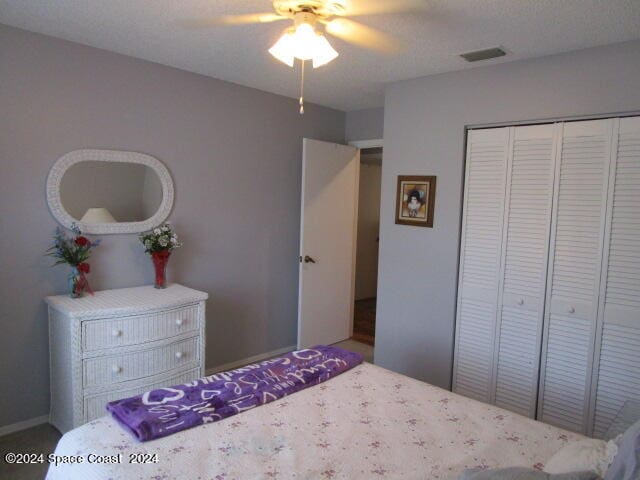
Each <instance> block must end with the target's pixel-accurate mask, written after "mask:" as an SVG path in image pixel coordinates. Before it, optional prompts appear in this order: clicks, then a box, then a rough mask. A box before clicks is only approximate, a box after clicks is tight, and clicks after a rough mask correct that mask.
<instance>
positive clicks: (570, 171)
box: [538, 120, 613, 433]
mask: <svg viewBox="0 0 640 480" xmlns="http://www.w3.org/2000/svg"><path fill="white" fill-rule="evenodd" d="M612 125H613V120H596V121H584V122H567V123H564V124H562V126H561V129H562V134H561V141H560V145H559V147H558V158H557V161H556V175H555V177H556V179H555V181H556V184H555V193H554V209H553V221H552V227H551V249H550V260H549V269H548V287H547V301H546V308H545V325H544V337H543V345H542V355H543V358H542V362H541V374H540V396H539V405H538V418H539V419H540V420H542V421H544V422H547V423H551V424H554V425H557V426H560V427H563V428H566V429H569V430H573V431H577V432H584V433H586V432H587V431H588V405H589V397H590V391H591V378H592V364H593V354H594V344H595V331H596V328H595V327H596V318H597V313H598V294H599V289H600V276H601V260H602V249H603V237H604V227H605V210H606V200H607V193H608V192H607V189H608V180H609V165H610V154H611V138H612Z"/></svg>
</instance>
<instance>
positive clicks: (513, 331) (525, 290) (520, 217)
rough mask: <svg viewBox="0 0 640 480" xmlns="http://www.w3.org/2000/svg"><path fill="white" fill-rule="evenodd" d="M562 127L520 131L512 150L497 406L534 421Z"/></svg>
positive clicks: (506, 208)
mask: <svg viewBox="0 0 640 480" xmlns="http://www.w3.org/2000/svg"><path fill="white" fill-rule="evenodd" d="M556 128H559V127H556V126H554V125H552V124H547V125H536V126H526V127H515V128H514V129H513V131H512V142H511V147H510V150H511V156H510V161H509V169H508V180H507V202H506V207H505V228H504V241H503V244H504V249H503V250H504V251H503V267H502V269H501V270H502V272H503V273H502V285H501V296H500V299H499V303H498V304H499V307H498V308H499V312H500V315H499V320H500V321H499V324H498V326H497V330H498V332H499V333H498V345H497V352H498V358H497V363H496V374H495V375H496V382H495V404H496V405H498V406H500V407H503V408H506V409H508V410H512V411H514V412H517V413H520V414H522V415H526V416H529V417H534V416H535V412H536V403H537V396H538V378H539V377H538V376H539V371H538V370H539V368H538V367H539V364H540V342H541V341H542V321H543V314H544V302H545V285H546V279H547V259H548V253H549V252H548V245H549V226H550V223H551V205H552V200H553V178H554V160H555V158H554V131H555V129H556Z"/></svg>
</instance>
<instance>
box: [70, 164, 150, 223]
mask: <svg viewBox="0 0 640 480" xmlns="http://www.w3.org/2000/svg"><path fill="white" fill-rule="evenodd" d="M60 199H61V202H62V205H63V206H64V208H65V210H66V211H67V212H68V213H69V215H71V217H73V218H74V219H75V220H79V221H82V222H83V223H119V222H141V221H144V220H147V219H149V218H151V217H152V216H153V215H154V214H155V213H156V212H157V211H158V208H159V207H160V203H161V202H162V184H161V182H160V179H159V178H158V174H157V173H156V172H155V171H154V170H153V169H152V168H150V167H149V166H147V165H144V164H140V163H125V162H105V161H100V160H91V161H82V162H78V163H76V164H74V165H72V166H71V167H70V168H69V169H68V170H67V171H66V172H65V173H64V175H63V177H62V181H61V184H60Z"/></svg>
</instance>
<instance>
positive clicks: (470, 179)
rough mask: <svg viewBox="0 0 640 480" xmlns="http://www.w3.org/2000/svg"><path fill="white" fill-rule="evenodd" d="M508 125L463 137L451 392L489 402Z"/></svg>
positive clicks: (470, 133) (491, 393)
mask: <svg viewBox="0 0 640 480" xmlns="http://www.w3.org/2000/svg"><path fill="white" fill-rule="evenodd" d="M509 131H510V130H509V129H508V128H493V129H484V130H471V131H469V133H468V136H467V157H466V171H465V195H464V206H463V219H462V238H461V247H460V249H461V251H460V274H459V279H458V304H457V321H456V345H455V352H456V353H455V357H454V369H453V390H454V391H455V392H457V393H460V394H462V395H465V396H468V397H472V398H475V399H478V400H481V401H484V402H490V401H491V399H492V397H493V392H492V391H491V384H492V376H493V370H494V344H495V327H496V315H497V304H498V285H499V279H500V272H499V270H500V261H501V256H502V225H503V214H504V196H505V177H506V171H507V155H508V145H509Z"/></svg>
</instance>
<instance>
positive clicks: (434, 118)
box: [375, 41, 640, 387]
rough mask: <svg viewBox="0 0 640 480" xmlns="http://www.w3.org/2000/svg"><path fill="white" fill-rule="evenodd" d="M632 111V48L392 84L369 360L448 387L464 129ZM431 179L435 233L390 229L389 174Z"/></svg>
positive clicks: (638, 50) (636, 95)
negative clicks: (372, 353) (374, 324)
mask: <svg viewBox="0 0 640 480" xmlns="http://www.w3.org/2000/svg"><path fill="white" fill-rule="evenodd" d="M638 110H640V42H638V41H636V42H630V43H624V44H618V45H613V46H608V47H601V48H593V49H588V50H582V51H578V52H573V53H567V54H562V55H556V56H550V57H545V58H540V59H535V60H529V61H521V62H514V63H508V64H503V65H500V66H491V67H485V68H475V69H471V70H466V71H462V72H455V73H448V74H442V75H437V76H431V77H425V78H419V79H415V80H410V81H404V82H399V83H395V84H393V85H390V86H389V87H388V88H387V90H386V95H385V108H384V111H385V118H384V161H383V162H382V210H381V245H380V266H379V269H380V273H379V278H378V282H379V283H378V293H379V295H378V319H377V330H376V348H375V359H376V363H377V364H380V365H381V366H383V367H387V368H390V369H392V370H397V371H399V372H402V373H405V374H408V375H411V376H414V377H417V378H420V379H424V380H426V381H428V382H431V383H434V384H436V385H439V386H442V387H449V386H450V381H451V366H452V355H453V336H454V323H455V295H456V283H457V263H458V247H459V234H460V215H461V199H462V189H463V162H464V134H465V125H472V124H476V125H477V124H488V123H495V122H514V121H526V120H532V119H549V118H554V117H567V116H578V115H597V114H608V113H615V112H628V111H638ZM411 174H413V175H437V177H438V184H437V193H436V205H435V222H434V228H433V229H427V228H418V227H409V226H401V225H394V219H393V215H394V202H395V195H396V192H395V188H396V177H397V175H411Z"/></svg>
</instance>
